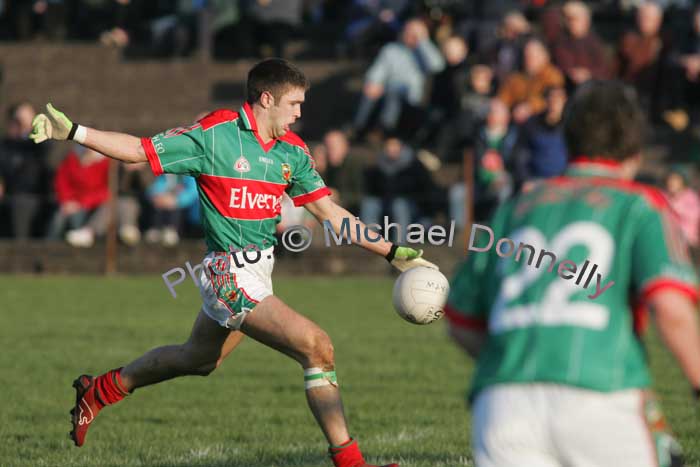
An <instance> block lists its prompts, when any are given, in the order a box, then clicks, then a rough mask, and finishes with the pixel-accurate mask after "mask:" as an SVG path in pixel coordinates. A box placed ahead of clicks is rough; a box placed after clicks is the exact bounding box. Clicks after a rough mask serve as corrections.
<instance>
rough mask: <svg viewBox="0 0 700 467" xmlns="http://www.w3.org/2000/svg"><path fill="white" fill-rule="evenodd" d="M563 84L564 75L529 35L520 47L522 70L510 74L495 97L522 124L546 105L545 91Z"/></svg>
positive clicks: (540, 44)
mask: <svg viewBox="0 0 700 467" xmlns="http://www.w3.org/2000/svg"><path fill="white" fill-rule="evenodd" d="M563 85H564V75H562V73H561V71H559V69H558V68H557V67H555V66H554V65H552V63H551V62H550V57H549V51H548V50H547V47H546V46H545V45H544V43H543V42H542V41H541V40H539V39H536V38H531V39H529V40H528V41H527V43H526V44H525V48H524V49H523V72H519V73H513V74H512V75H510V76H509V77H508V79H506V81H505V83H503V85H502V86H501V87H500V89H499V91H498V97H499V98H500V99H501V100H502V101H503V102H505V104H506V105H507V106H508V107H510V108H511V109H512V111H513V119H514V120H515V122H516V123H518V124H522V123H524V122H525V121H526V120H527V119H528V118H530V117H531V116H532V115H535V114H538V113H540V112H542V111H543V110H544V108H545V105H546V103H545V100H544V90H545V89H547V88H549V87H561V86H563Z"/></svg>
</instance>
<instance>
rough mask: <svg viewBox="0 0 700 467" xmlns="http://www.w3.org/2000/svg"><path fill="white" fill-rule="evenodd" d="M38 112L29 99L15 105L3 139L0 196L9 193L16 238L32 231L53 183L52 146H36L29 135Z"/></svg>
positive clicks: (13, 232) (10, 112)
mask: <svg viewBox="0 0 700 467" xmlns="http://www.w3.org/2000/svg"><path fill="white" fill-rule="evenodd" d="M35 114H36V112H35V111H34V107H32V105H31V104H29V103H28V102H22V103H19V104H17V105H14V106H12V107H11V108H10V110H9V112H8V124H7V133H6V135H5V137H4V138H3V139H2V141H1V142H0V185H2V189H0V198H3V197H7V202H8V204H9V206H10V210H11V212H12V214H11V223H12V235H13V237H14V238H17V239H27V238H29V236H30V235H31V233H32V225H33V222H34V219H35V217H36V215H37V214H38V212H39V210H40V208H41V204H42V202H43V201H44V199H45V196H46V194H47V187H48V186H50V184H49V173H48V166H47V164H46V156H47V154H48V152H49V149H50V146H45V145H42V146H37V145H35V144H34V143H33V142H32V141H30V140H29V138H28V135H29V132H30V131H31V130H32V119H33V118H34V115H35ZM2 192H4V196H3V195H2Z"/></svg>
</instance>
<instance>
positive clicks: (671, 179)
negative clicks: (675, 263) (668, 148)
mask: <svg viewBox="0 0 700 467" xmlns="http://www.w3.org/2000/svg"><path fill="white" fill-rule="evenodd" d="M666 196H667V198H668V201H669V204H671V208H672V209H673V211H674V212H675V213H676V215H677V216H678V222H679V225H680V227H681V230H682V231H683V234H684V235H685V237H686V239H687V240H688V244H690V246H692V247H697V246H698V228H699V227H700V197H698V194H697V193H696V191H695V190H693V189H692V188H690V187H689V186H688V175H687V172H686V171H685V170H684V169H683V168H682V167H680V166H673V167H672V168H671V170H670V171H669V174H668V175H667V176H666Z"/></svg>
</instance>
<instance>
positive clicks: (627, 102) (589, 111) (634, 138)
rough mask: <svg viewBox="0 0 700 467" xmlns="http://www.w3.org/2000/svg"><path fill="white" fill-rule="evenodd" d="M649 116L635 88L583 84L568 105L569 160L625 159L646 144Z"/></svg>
mask: <svg viewBox="0 0 700 467" xmlns="http://www.w3.org/2000/svg"><path fill="white" fill-rule="evenodd" d="M646 123H647V122H646V116H645V114H644V112H643V110H642V108H641V107H640V105H639V102H638V100H637V96H636V93H635V92H634V90H633V89H632V88H629V87H627V86H625V85H624V84H622V83H620V82H617V81H590V82H588V83H585V84H583V85H582V86H580V87H579V89H578V90H577V91H576V92H575V93H574V96H573V97H572V98H571V99H570V100H569V102H568V103H567V108H566V110H565V116H564V136H565V138H566V146H567V148H568V151H569V157H577V156H589V157H605V158H608V159H615V160H624V159H627V158H629V157H631V156H634V155H636V154H638V153H639V152H640V151H641V149H642V146H643V144H644V135H645V134H646Z"/></svg>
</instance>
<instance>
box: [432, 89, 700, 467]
mask: <svg viewBox="0 0 700 467" xmlns="http://www.w3.org/2000/svg"><path fill="white" fill-rule="evenodd" d="M569 105H570V107H569V109H567V113H568V115H567V118H566V121H565V137H566V141H567V146H568V151H569V154H570V160H569V165H568V168H567V170H566V172H565V173H564V175H563V176H561V177H558V178H554V179H550V180H547V181H545V182H542V183H541V184H539V185H537V186H536V187H535V188H534V189H533V190H531V191H529V192H527V193H523V194H520V195H518V196H516V197H515V198H514V199H512V200H510V201H508V202H506V203H505V204H503V205H502V206H501V207H500V208H499V209H498V210H497V211H496V213H495V214H494V217H493V219H492V221H491V222H492V224H491V228H492V229H493V231H494V238H503V237H507V238H509V239H511V240H512V245H510V244H508V243H504V244H502V245H501V250H500V251H501V253H502V254H503V255H504V256H511V257H507V258H500V257H499V256H498V255H496V254H492V253H475V252H472V253H470V254H469V257H468V258H467V260H466V262H465V263H464V264H463V265H462V266H460V268H459V269H458V271H457V273H456V275H455V277H454V278H453V280H452V282H451V290H450V295H449V298H448V303H447V309H446V316H447V317H448V321H449V324H450V334H451V336H452V337H453V338H454V339H455V341H456V342H457V343H458V344H459V346H461V347H462V348H463V349H464V350H465V351H466V352H468V353H469V354H470V355H472V356H473V357H474V358H476V360H477V367H476V373H475V375H474V379H473V381H472V387H471V392H470V403H471V411H472V424H473V426H472V449H473V455H474V458H475V461H476V465H477V466H478V467H506V466H507V467H512V466H520V467H530V466H537V467H557V466H559V467H564V466H567V467H584V466H616V467H627V466H629V467H652V466H657V465H658V466H672V465H673V466H677V465H681V464H680V462H681V460H680V456H679V447H678V445H677V444H676V443H675V441H673V438H672V437H671V436H670V434H669V433H668V430H667V428H666V427H665V423H664V419H663V416H662V414H661V412H660V411H659V409H658V406H657V405H656V403H655V402H654V399H653V397H652V395H651V394H650V392H649V388H650V386H651V381H650V376H649V369H648V365H647V359H646V354H645V351H644V347H643V344H642V341H641V332H642V330H643V328H644V326H645V323H646V321H647V310H651V311H652V313H653V316H654V318H655V320H656V323H657V326H658V329H659V331H660V335H661V337H662V338H663V340H664V342H665V344H666V346H667V347H668V348H669V349H670V350H671V352H672V353H673V354H674V356H675V358H676V359H677V361H678V363H679V364H680V366H681V368H682V369H683V372H684V374H685V376H686V377H687V379H688V381H689V382H690V384H691V385H692V387H693V389H694V392H695V396H696V397H697V396H698V388H700V333H699V330H698V320H697V299H698V282H697V278H696V275H695V272H694V269H693V266H692V264H691V263H690V261H689V258H688V253H687V247H686V245H685V242H684V240H683V238H682V237H681V234H680V232H679V230H678V228H677V227H676V225H675V223H674V220H673V219H672V217H671V216H672V215H671V211H670V209H669V206H668V205H667V203H666V201H665V200H664V197H663V195H662V193H661V192H660V191H658V190H656V189H654V188H651V187H647V186H644V185H642V184H639V183H635V182H634V181H632V179H633V178H634V174H635V172H636V170H637V168H638V166H639V164H640V156H639V154H640V151H641V149H642V143H643V137H644V136H643V135H644V117H643V114H642V112H641V110H640V108H639V106H638V104H637V102H636V98H635V96H634V94H633V93H632V92H631V91H630V90H629V89H627V88H625V87H624V86H622V85H621V84H619V83H613V82H608V83H600V82H592V83H589V84H586V85H584V86H582V87H581V88H580V89H579V90H578V91H577V93H576V94H575V96H574V97H573V99H572V102H570V104H569ZM484 240H488V239H483V238H482V239H481V240H478V239H477V242H476V243H475V244H476V245H483V244H485V243H486V242H485V241H484ZM521 245H526V246H522V247H521ZM527 245H529V246H527ZM542 249H544V250H546V251H547V252H551V253H552V254H553V255H556V258H557V259H553V258H552V257H551V256H542V258H541V259H540V257H539V256H541V255H540V254H539V252H540V250H542ZM509 250H510V254H509ZM536 252H538V253H536ZM532 256H537V257H535V258H532ZM564 259H571V260H572V262H566V261H563V260H564ZM593 264H597V265H598V273H599V274H600V277H601V284H602V286H605V284H606V283H608V281H614V282H615V284H614V287H610V288H608V289H607V291H606V292H605V293H604V294H602V295H600V296H598V297H596V298H595V299H592V298H590V297H591V296H594V295H595V291H596V289H595V287H594V286H595V283H596V281H597V278H598V276H597V275H596V277H595V278H593V281H592V286H591V287H589V288H588V289H587V290H584V289H583V288H582V285H583V284H584V283H583V282H577V281H580V279H578V277H579V275H581V274H582V273H583V274H584V275H585V276H587V275H588V274H589V272H586V271H585V270H584V268H588V271H591V268H592V265H593ZM565 279H568V280H565ZM584 280H585V278H584Z"/></svg>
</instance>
